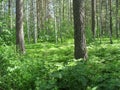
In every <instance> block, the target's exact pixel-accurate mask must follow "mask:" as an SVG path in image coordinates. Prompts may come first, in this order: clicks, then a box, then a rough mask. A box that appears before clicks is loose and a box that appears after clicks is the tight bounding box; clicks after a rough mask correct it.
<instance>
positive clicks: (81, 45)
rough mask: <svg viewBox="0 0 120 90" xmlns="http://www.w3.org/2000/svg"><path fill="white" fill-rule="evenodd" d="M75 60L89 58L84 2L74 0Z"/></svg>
mask: <svg viewBox="0 0 120 90" xmlns="http://www.w3.org/2000/svg"><path fill="white" fill-rule="evenodd" d="M73 15H74V44H75V52H74V55H75V59H80V58H84V59H86V58H87V51H86V38H85V33H84V31H85V27H84V24H85V23H84V16H85V15H84V0H73Z"/></svg>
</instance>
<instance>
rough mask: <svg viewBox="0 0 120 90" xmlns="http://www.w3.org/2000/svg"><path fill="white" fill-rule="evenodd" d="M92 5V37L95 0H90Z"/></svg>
mask: <svg viewBox="0 0 120 90" xmlns="http://www.w3.org/2000/svg"><path fill="white" fill-rule="evenodd" d="M91 7H92V34H93V38H95V0H91Z"/></svg>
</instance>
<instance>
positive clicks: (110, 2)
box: [109, 0, 113, 44]
mask: <svg viewBox="0 0 120 90" xmlns="http://www.w3.org/2000/svg"><path fill="white" fill-rule="evenodd" d="M111 4H112V1H111V0H110V1H109V5H110V44H112V43H113V41H112V6H111Z"/></svg>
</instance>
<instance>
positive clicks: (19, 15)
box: [16, 0, 25, 53]
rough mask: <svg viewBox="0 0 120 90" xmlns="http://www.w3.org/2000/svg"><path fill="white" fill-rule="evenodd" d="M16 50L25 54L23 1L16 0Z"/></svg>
mask: <svg viewBox="0 0 120 90" xmlns="http://www.w3.org/2000/svg"><path fill="white" fill-rule="evenodd" d="M16 50H17V51H18V52H20V53H25V46H24V33H23V0H16Z"/></svg>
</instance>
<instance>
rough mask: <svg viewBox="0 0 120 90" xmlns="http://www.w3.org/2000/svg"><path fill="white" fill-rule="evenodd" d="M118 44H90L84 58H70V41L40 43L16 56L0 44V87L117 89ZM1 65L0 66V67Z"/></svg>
mask: <svg viewBox="0 0 120 90" xmlns="http://www.w3.org/2000/svg"><path fill="white" fill-rule="evenodd" d="M119 47H120V45H119V44H113V45H110V44H105V42H104V43H103V44H98V43H96V42H95V43H91V44H89V46H88V55H89V59H88V61H83V60H81V59H80V60H78V61H76V60H74V59H73V44H72V42H71V40H70V41H68V42H67V43H63V44H57V45H55V44H53V43H48V42H44V43H41V44H36V45H34V44H30V45H27V46H26V51H27V53H26V54H25V55H23V56H20V55H16V54H15V52H14V49H13V47H8V46H2V47H0V73H1V74H0V75H1V76H0V89H1V90H119V89H120V68H119V66H120V61H119V59H120V50H119ZM1 68H2V69H1Z"/></svg>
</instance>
